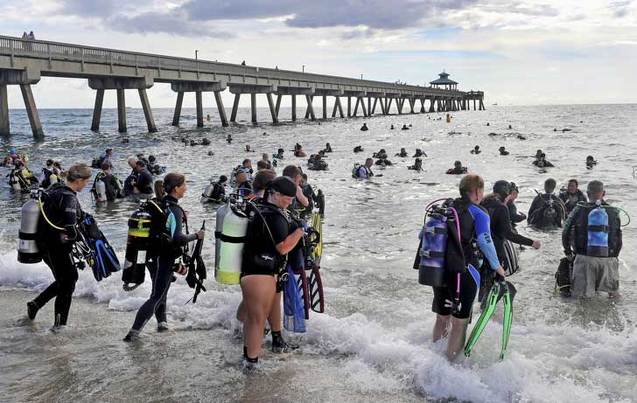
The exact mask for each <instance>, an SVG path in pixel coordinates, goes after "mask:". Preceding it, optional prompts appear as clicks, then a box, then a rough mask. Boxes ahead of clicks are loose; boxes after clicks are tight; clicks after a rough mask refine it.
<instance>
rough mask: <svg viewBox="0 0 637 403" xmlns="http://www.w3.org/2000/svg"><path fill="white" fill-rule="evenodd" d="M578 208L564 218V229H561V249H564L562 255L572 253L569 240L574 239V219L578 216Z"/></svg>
mask: <svg viewBox="0 0 637 403" xmlns="http://www.w3.org/2000/svg"><path fill="white" fill-rule="evenodd" d="M579 210H580V207H579V206H576V207H575V208H574V209H573V211H571V214H569V216H568V217H567V218H566V221H565V222H564V228H563V229H562V247H563V248H564V253H566V254H569V253H568V252H571V253H572V251H573V249H572V248H571V240H572V239H573V238H574V231H575V221H576V217H577V215H578V214H579Z"/></svg>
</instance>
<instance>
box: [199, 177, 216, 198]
mask: <svg viewBox="0 0 637 403" xmlns="http://www.w3.org/2000/svg"><path fill="white" fill-rule="evenodd" d="M214 189H215V184H214V182H213V181H210V184H209V185H208V186H206V188H205V189H204V191H203V194H202V195H201V196H203V197H205V198H206V199H209V198H211V197H212V191H213V190H214Z"/></svg>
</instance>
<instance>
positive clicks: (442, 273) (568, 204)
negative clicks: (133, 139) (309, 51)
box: [3, 124, 629, 371]
mask: <svg viewBox="0 0 637 403" xmlns="http://www.w3.org/2000/svg"><path fill="white" fill-rule="evenodd" d="M410 126H411V125H410ZM392 128H393V125H392ZM402 129H403V130H409V127H408V126H407V125H404V126H403V128H402ZM361 130H363V131H365V130H368V128H367V125H366V124H365V125H364V126H363V127H362V128H361ZM246 150H247V151H250V149H249V146H246ZM361 151H363V150H362V147H360V146H358V147H356V148H355V149H354V153H357V152H361ZM499 151H500V154H501V155H508V151H506V150H504V147H501V148H500V150H499ZM503 151H504V152H506V153H504V152H503ZM293 152H294V156H295V157H300V158H303V157H306V154H305V152H304V150H303V147H302V146H301V145H300V144H298V143H297V144H296V145H295V147H294V150H293ZM331 152H332V147H331V145H330V144H329V143H327V144H326V146H325V148H324V149H323V150H320V151H319V152H318V153H316V154H312V155H311V156H310V159H309V160H308V169H310V170H312V169H314V170H323V169H326V168H327V163H326V162H325V161H324V160H323V158H324V157H325V156H326V154H328V153H331ZM479 152H480V150H479V147H478V146H476V147H475V148H474V149H473V150H471V153H473V154H478V153H479ZM396 156H399V157H407V156H408V154H407V152H406V150H405V149H404V148H402V149H401V150H400V152H399V153H398V154H396ZM272 157H273V158H272V160H270V159H269V156H268V154H263V156H262V159H261V160H259V161H258V162H257V169H256V172H255V170H253V168H252V160H250V159H245V160H243V162H242V163H241V164H240V165H239V166H237V167H236V168H235V169H234V170H233V171H232V173H231V174H230V178H231V179H230V180H228V177H227V176H225V175H221V176H219V177H218V179H217V178H214V179H211V182H210V184H209V185H208V186H207V187H206V188H205V190H204V191H203V193H202V195H201V200H202V201H203V202H213V203H217V204H218V208H217V211H216V228H215V234H214V235H215V254H214V255H215V256H214V260H215V278H216V280H217V282H219V283H221V284H240V287H241V291H242V296H243V299H242V301H241V303H240V305H239V306H238V308H237V315H236V317H237V319H238V320H239V321H241V322H242V323H243V338H244V343H243V358H242V365H243V367H244V369H246V370H247V371H251V370H254V369H255V368H257V367H258V361H259V356H260V355H262V344H263V338H264V335H267V334H268V333H270V334H271V338H272V342H271V349H272V351H273V352H274V353H282V352H289V351H291V350H295V349H297V348H298V347H299V345H298V344H296V343H294V342H292V341H291V340H289V339H286V338H284V337H283V333H282V330H283V328H285V329H286V330H287V331H288V332H295V333H302V332H304V331H305V320H306V319H308V318H309V313H310V311H314V312H324V299H323V289H322V281H321V277H320V270H319V269H320V259H321V254H322V228H321V222H322V217H323V214H324V209H325V197H324V195H323V192H322V191H321V190H318V191H317V192H315V191H314V189H313V187H312V186H311V185H310V184H309V183H308V177H307V175H306V174H305V173H303V171H302V169H301V168H300V167H299V166H296V165H287V166H285V167H284V169H283V170H282V174H281V175H280V176H278V175H277V173H276V171H275V169H276V167H277V165H278V164H279V162H280V161H281V160H283V159H284V150H283V149H278V150H277V153H275V154H273V155H272ZM423 157H427V155H426V154H425V153H424V152H423V151H422V150H420V149H417V150H416V153H415V154H414V158H416V160H415V162H414V165H413V166H410V167H409V169H412V170H417V171H419V170H421V169H422V158H423ZM590 160H591V162H592V163H591V164H589V161H587V167H590V168H592V166H593V165H594V164H596V161H594V160H593V158H592V157H590ZM379 161H385V162H381V163H379ZM114 162H115V160H114V155H113V150H112V149H111V148H109V149H107V150H106V151H105V153H104V154H103V155H102V156H100V157H98V158H96V159H95V160H94V161H93V162H92V164H91V166H89V165H87V164H83V163H78V164H75V165H72V166H71V167H69V168H68V169H67V170H63V169H62V166H61V164H60V163H59V162H56V161H53V160H48V161H47V163H46V167H44V168H43V169H42V174H41V175H40V178H36V177H35V175H33V174H32V173H31V171H30V170H29V169H28V168H27V158H26V156H25V155H18V153H17V152H16V150H14V149H12V150H11V151H10V153H9V156H7V158H6V159H5V160H4V161H3V165H4V166H6V167H8V168H9V169H10V170H11V172H10V174H9V175H8V176H9V177H10V181H9V184H10V185H11V187H12V189H14V190H15V191H32V199H31V200H29V201H28V202H26V203H25V204H24V206H23V208H22V218H21V227H20V232H19V245H18V261H20V262H21V263H38V262H40V261H44V263H45V264H46V265H47V266H48V267H49V268H50V269H51V271H52V273H53V277H54V279H55V281H54V282H53V283H52V284H51V285H50V286H49V287H48V288H46V289H45V290H44V291H43V292H42V293H41V294H39V295H38V296H37V297H36V298H34V299H33V300H31V301H29V302H28V303H27V316H28V318H29V319H31V320H33V319H35V317H36V314H37V312H38V311H39V310H40V309H41V308H42V307H43V306H44V305H46V304H47V303H48V302H49V301H50V300H51V299H53V298H55V307H54V326H53V328H52V330H54V331H59V330H60V329H63V328H64V326H65V325H66V324H67V321H68V316H69V311H70V307H71V301H72V295H73V292H74V289H75V284H76V282H77V280H78V269H79V270H81V269H84V267H86V266H87V265H88V266H90V267H91V269H92V271H93V274H94V276H95V278H96V280H97V281H100V280H102V279H103V278H105V277H108V276H110V275H111V273H113V272H116V271H119V270H120V269H123V270H122V280H123V283H124V284H123V287H124V290H127V291H129V290H132V289H135V288H136V287H137V286H139V285H140V284H142V283H143V282H144V278H145V272H146V270H148V272H149V274H150V278H151V281H152V291H151V295H150V297H149V298H148V300H146V302H144V304H143V305H142V306H141V307H140V308H139V310H138V311H137V314H136V317H135V320H134V322H133V325H132V326H131V328H130V330H129V332H128V333H127V334H126V335H125V337H124V341H126V342H135V341H137V340H138V339H139V337H140V332H141V331H142V329H143V328H144V326H145V325H146V323H147V322H148V321H149V320H150V319H151V318H152V317H153V315H154V316H155V318H156V320H157V331H158V332H164V331H167V330H169V326H168V322H167V316H166V298H167V294H168V291H169V288H170V285H171V283H172V282H174V281H175V280H176V276H185V277H186V282H187V284H188V285H189V286H190V287H191V288H193V289H195V293H194V296H193V298H192V302H193V303H194V302H196V300H197V296H198V294H199V293H200V292H201V291H205V290H206V288H205V284H204V280H206V278H207V270H206V268H205V263H204V261H203V258H202V256H201V249H202V245H203V239H204V237H205V236H206V232H207V231H206V230H205V221H204V223H203V224H202V227H201V229H199V230H198V231H195V232H191V231H190V229H189V225H188V220H187V215H186V213H185V211H184V210H183V209H182V208H181V207H180V206H179V200H180V199H182V198H183V197H184V196H185V194H186V191H187V185H186V177H185V176H184V175H183V174H180V173H176V172H170V173H168V174H166V175H165V176H164V177H163V179H155V176H159V175H162V174H163V173H164V172H165V170H166V169H165V167H162V166H159V165H158V164H157V161H156V159H155V158H154V157H153V156H149V157H148V158H145V157H144V155H142V154H139V155H137V157H130V158H128V160H127V162H128V165H129V166H130V167H131V169H132V172H131V174H130V175H129V176H128V178H126V180H125V181H124V183H123V184H122V183H121V181H120V180H119V179H117V178H116V177H115V176H114V175H113V172H112V171H113V164H114ZM387 162H388V160H387V152H386V151H385V150H384V149H381V150H379V151H378V152H376V153H374V154H373V157H371V158H367V159H366V160H365V162H364V163H363V164H356V165H355V166H354V168H353V170H352V176H353V177H354V178H356V179H358V180H366V179H370V178H372V177H374V173H373V171H372V169H371V168H372V166H374V165H380V166H388V165H391V163H387ZM533 164H534V165H535V166H537V167H540V168H546V167H550V166H552V165H547V164H550V163H548V161H546V156H545V154H544V153H543V152H542V151H541V150H538V152H537V155H536V159H535V161H534V163H533ZM92 168H93V169H99V172H98V173H97V174H96V175H95V176H94V173H93V171H92ZM446 173H447V174H450V175H464V176H463V177H462V178H461V180H460V184H459V187H458V190H459V194H458V195H457V197H449V198H446V199H440V200H436V201H433V202H431V203H430V204H429V205H428V206H427V207H426V209H425V218H424V222H423V225H422V229H421V231H420V233H419V236H418V239H419V244H418V248H417V252H416V256H415V259H414V265H413V268H414V269H416V270H418V281H419V283H420V284H423V285H428V286H431V287H432V288H433V302H432V311H433V312H434V313H435V314H436V321H435V325H434V328H433V341H434V342H435V341H438V340H440V339H443V338H446V339H447V350H446V354H447V357H448V358H449V359H450V360H454V359H455V358H456V357H457V356H458V355H459V353H460V352H464V355H466V356H469V355H470V353H471V351H472V349H473V347H474V346H475V344H476V343H477V341H478V339H479V337H480V335H481V333H482V331H483V330H484V328H485V326H486V325H487V323H488V321H489V319H490V317H491V316H492V315H493V313H494V311H495V309H496V306H497V304H498V302H499V301H503V305H504V318H503V336H502V346H501V354H500V358H501V359H503V358H504V356H505V352H506V349H507V344H508V339H509V332H510V329H511V323H512V301H513V298H514V296H515V293H516V289H515V287H514V286H513V284H512V283H511V282H510V281H508V277H509V276H511V275H512V274H514V273H515V272H516V271H517V270H518V268H519V265H518V257H519V256H518V255H519V250H521V249H524V246H528V247H532V248H534V249H540V247H541V243H540V241H539V240H533V239H530V238H527V237H525V236H523V235H521V234H519V233H518V231H517V230H516V226H517V225H518V224H519V223H521V222H522V221H524V220H527V221H528V224H529V225H530V226H532V227H534V228H537V229H539V230H554V229H556V228H561V229H562V245H563V248H564V254H565V257H564V258H563V259H562V260H561V261H560V265H559V267H558V270H557V272H556V274H555V277H556V290H558V291H559V293H560V294H561V295H562V296H565V297H569V296H572V297H577V298H591V297H593V296H594V295H595V294H597V293H598V292H606V293H608V296H609V297H610V298H616V297H618V296H619V293H618V291H619V272H618V269H619V261H618V255H619V253H620V251H621V247H622V231H621V227H622V222H621V220H620V212H623V210H621V209H620V208H618V207H613V206H610V205H609V204H608V203H607V202H606V201H605V199H604V197H605V194H606V193H605V190H604V184H603V183H602V182H600V181H598V180H592V181H590V182H589V183H588V184H587V187H586V195H585V194H584V193H583V192H582V191H581V190H579V186H578V185H579V184H578V181H577V180H576V179H570V180H569V181H568V184H567V187H566V188H565V189H562V190H561V192H559V194H557V195H556V194H555V189H556V186H557V183H556V181H555V180H554V179H552V178H549V179H547V180H546V181H545V183H544V192H543V193H538V194H537V196H536V197H535V199H534V200H533V202H532V204H531V207H530V209H529V211H528V214H527V215H525V214H523V213H520V212H518V210H517V207H516V205H515V201H516V199H517V196H518V187H517V186H516V184H515V183H513V182H510V181H506V180H497V181H496V182H495V183H494V185H493V189H492V190H493V192H492V193H490V194H488V195H486V196H485V183H484V180H483V179H482V178H481V177H480V176H479V175H477V174H474V173H470V172H468V169H467V167H464V166H462V163H461V162H460V161H456V163H455V164H454V167H453V168H451V169H449V170H448V171H447V172H446ZM16 175H19V176H20V179H18V183H19V186H17V185H15V181H16V180H15V179H13V176H16ZM376 176H380V175H376ZM91 178H94V180H93V183H92V188H91V193H92V194H93V196H94V199H95V201H96V203H98V204H100V203H102V204H103V203H108V202H112V201H114V200H116V199H118V198H124V197H133V198H134V199H135V200H136V201H138V202H139V207H138V208H137V209H136V210H135V211H134V212H133V213H132V214H131V216H130V219H129V220H128V239H127V245H126V252H125V262H124V264H123V265H120V263H119V260H118V257H117V255H116V253H115V252H114V251H113V249H112V248H111V246H110V245H109V243H108V241H107V239H106V237H105V236H104V234H103V233H102V232H101V231H100V230H99V228H98V226H97V223H96V222H95V219H94V218H93V217H92V216H91V215H90V214H89V213H87V212H85V211H84V210H83V209H82V208H81V206H80V202H79V200H78V198H77V194H78V192H81V191H82V190H83V189H84V188H85V187H86V186H88V185H89V182H90V181H91ZM34 188H36V189H37V190H34ZM624 213H625V212H624ZM626 216H627V214H626ZM628 222H629V221H628ZM627 224H628V223H626V224H624V225H627ZM193 242H194V243H195V244H194V246H193V245H191V243H193ZM512 244H519V245H520V247H519V248H514V247H513V245H512ZM476 297H478V300H479V301H480V302H481V310H482V312H481V315H480V317H479V318H478V319H477V320H476V324H475V325H474V327H473V329H472V332H471V334H470V335H469V337H468V338H467V328H468V324H469V322H470V319H471V316H472V311H473V305H474V301H475V299H476ZM266 322H267V324H268V326H267V327H266Z"/></svg>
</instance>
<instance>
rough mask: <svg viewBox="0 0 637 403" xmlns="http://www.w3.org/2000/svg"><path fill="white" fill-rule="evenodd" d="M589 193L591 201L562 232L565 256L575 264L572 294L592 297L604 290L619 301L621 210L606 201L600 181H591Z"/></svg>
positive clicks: (575, 212)
mask: <svg viewBox="0 0 637 403" xmlns="http://www.w3.org/2000/svg"><path fill="white" fill-rule="evenodd" d="M586 193H587V194H588V199H589V200H590V202H588V203H579V204H578V205H577V206H576V207H575V209H574V210H573V212H572V213H571V214H570V215H569V216H568V219H567V220H566V222H565V223H564V230H563V231H562V246H563V247H564V254H565V255H566V256H567V257H568V258H569V260H571V261H572V262H573V273H572V276H571V279H572V284H571V294H572V296H573V297H576V298H579V297H583V298H592V297H593V296H594V295H595V294H596V293H597V292H598V291H603V292H607V293H608V297H609V298H616V297H619V260H618V256H619V253H620V252H621V249H622V231H621V220H620V218H619V209H617V208H615V207H612V206H610V205H609V204H608V203H607V202H606V201H605V200H604V196H605V195H606V191H605V190H604V184H603V183H602V182H601V181H598V180H593V181H590V182H589V183H588V186H587V188H586ZM573 257H574V260H573Z"/></svg>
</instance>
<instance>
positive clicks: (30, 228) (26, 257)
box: [18, 198, 42, 263]
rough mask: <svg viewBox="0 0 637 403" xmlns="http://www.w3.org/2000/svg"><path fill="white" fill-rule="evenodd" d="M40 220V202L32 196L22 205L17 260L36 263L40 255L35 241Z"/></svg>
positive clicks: (40, 258) (40, 257) (40, 259)
mask: <svg viewBox="0 0 637 403" xmlns="http://www.w3.org/2000/svg"><path fill="white" fill-rule="evenodd" d="M39 220H40V204H39V202H38V201H37V200H36V199H35V198H34V199H31V200H29V201H28V202H26V203H24V205H23V206H22V218H21V219H20V232H19V233H18V262H20V263H38V262H40V261H42V256H41V255H40V251H39V250H38V246H37V244H36V243H35V238H36V236H37V232H38V222H39Z"/></svg>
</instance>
